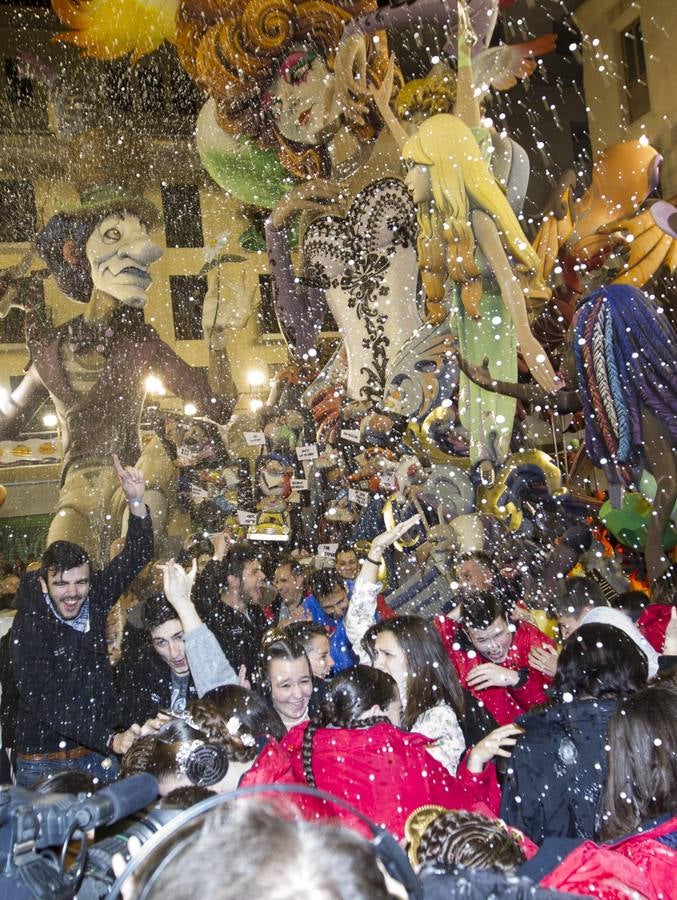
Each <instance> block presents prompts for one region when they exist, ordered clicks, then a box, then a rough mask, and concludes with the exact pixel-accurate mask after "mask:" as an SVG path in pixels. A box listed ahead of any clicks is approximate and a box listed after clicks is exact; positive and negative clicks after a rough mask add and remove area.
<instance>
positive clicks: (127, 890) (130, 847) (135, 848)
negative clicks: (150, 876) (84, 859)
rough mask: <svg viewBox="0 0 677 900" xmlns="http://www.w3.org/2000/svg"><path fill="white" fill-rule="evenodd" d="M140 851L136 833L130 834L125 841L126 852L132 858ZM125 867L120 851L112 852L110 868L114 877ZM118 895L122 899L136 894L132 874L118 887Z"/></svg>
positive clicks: (126, 899) (129, 898) (125, 899)
mask: <svg viewBox="0 0 677 900" xmlns="http://www.w3.org/2000/svg"><path fill="white" fill-rule="evenodd" d="M140 852H141V841H140V840H139V839H138V837H136V835H132V836H131V837H130V839H129V840H128V841H127V853H129V858H130V859H134V857H135V856H138V855H139V853H140ZM126 868H127V860H126V859H125V857H124V854H122V853H114V854H113V857H112V859H111V869H112V870H113V875H115V877H116V878H119V877H120V876H121V875H122V873H123V872H124V871H125V869H126ZM120 896H121V897H122V900H133V898H134V897H136V896H137V892H136V880H135V878H134V877H133V876H132V878H127V879H126V880H125V881H124V882H123V884H122V887H121V889H120Z"/></svg>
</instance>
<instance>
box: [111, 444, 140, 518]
mask: <svg viewBox="0 0 677 900" xmlns="http://www.w3.org/2000/svg"><path fill="white" fill-rule="evenodd" d="M113 466H114V467H115V474H116V475H117V476H118V481H119V482H120V487H121V488H122V490H123V493H124V495H125V497H126V498H127V502H128V503H129V504H131V505H134V506H136V505H143V495H144V492H145V490H146V479H145V478H144V476H143V472H142V471H141V470H140V469H135V468H134V467H133V466H126V467H125V466H123V465H122V463H121V462H120V460H119V458H118V456H117V454H116V453H114V454H113Z"/></svg>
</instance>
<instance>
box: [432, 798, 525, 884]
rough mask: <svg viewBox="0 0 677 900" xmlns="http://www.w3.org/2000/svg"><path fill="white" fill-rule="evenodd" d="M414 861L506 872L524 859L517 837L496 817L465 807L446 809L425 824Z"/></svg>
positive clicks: (514, 868) (508, 873) (517, 865)
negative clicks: (462, 808) (467, 809)
mask: <svg viewBox="0 0 677 900" xmlns="http://www.w3.org/2000/svg"><path fill="white" fill-rule="evenodd" d="M416 855H417V858H418V860H417V861H418V863H419V864H420V865H423V864H424V863H427V862H433V863H440V864H441V865H443V866H466V867H467V868H469V869H497V870H498V871H499V872H505V873H506V874H507V875H510V874H512V873H513V872H515V871H516V870H517V869H518V868H519V866H521V865H522V863H524V862H525V856H524V851H523V850H522V847H521V846H520V843H519V841H518V839H517V837H516V836H515V835H514V834H513V833H512V832H511V831H509V830H508V828H507V827H506V825H505V823H504V822H502V821H501V820H500V819H489V818H487V817H486V816H481V815H478V814H477V813H472V812H466V811H465V810H460V809H459V810H455V809H453V810H447V811H446V812H444V813H442V814H441V815H439V816H437V818H435V819H433V821H432V822H431V823H430V824H429V825H428V827H427V828H426V829H425V831H424V832H423V834H422V835H421V840H420V843H419V846H418V851H417V854H416Z"/></svg>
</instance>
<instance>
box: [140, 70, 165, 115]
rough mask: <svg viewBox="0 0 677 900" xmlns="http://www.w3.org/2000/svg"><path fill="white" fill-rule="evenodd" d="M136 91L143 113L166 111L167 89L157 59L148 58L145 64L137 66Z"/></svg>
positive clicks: (156, 113) (161, 112) (155, 113)
mask: <svg viewBox="0 0 677 900" xmlns="http://www.w3.org/2000/svg"><path fill="white" fill-rule="evenodd" d="M136 91H137V94H138V97H139V105H140V108H141V112H142V113H145V114H148V115H150V116H153V115H158V114H160V115H163V114H164V113H165V105H166V104H165V89H164V85H163V82H162V73H161V71H160V68H159V66H158V63H157V61H156V60H155V59H152V58H151V59H148V60H147V61H146V62H145V64H144V65H143V66H137V71H136Z"/></svg>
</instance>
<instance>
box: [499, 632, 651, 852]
mask: <svg viewBox="0 0 677 900" xmlns="http://www.w3.org/2000/svg"><path fill="white" fill-rule="evenodd" d="M646 679H647V660H646V657H645V656H644V654H643V653H642V652H641V651H640V650H639V649H638V648H637V645H636V644H635V643H634V641H632V640H631V639H630V638H629V637H628V636H627V635H626V634H625V633H624V632H622V631H620V630H619V629H617V628H613V627H612V626H611V625H583V626H581V628H579V629H578V630H577V631H575V632H574V633H573V634H572V635H571V636H570V637H569V638H567V640H566V641H565V642H564V646H563V647H562V652H561V654H560V656H559V659H558V662H557V671H556V673H555V680H554V682H553V685H552V695H553V701H554V702H553V703H552V704H551V705H550V706H549V707H547V708H546V709H543V710H539V711H538V712H530V713H527V714H526V715H525V716H522V717H521V718H520V719H519V720H518V723H519V724H520V725H521V726H522V727H523V728H524V734H523V735H522V736H521V737H520V738H519V739H518V741H517V745H516V747H515V750H514V751H513V755H512V758H511V761H510V766H509V768H508V771H507V774H506V778H505V782H504V785H503V796H502V799H501V817H502V818H503V819H504V820H505V821H506V822H507V823H508V824H510V825H514V826H515V827H517V828H519V829H520V830H521V831H523V832H524V833H525V834H526V835H528V837H530V838H531V839H532V840H533V841H535V842H536V843H538V844H540V843H542V841H543V840H544V839H545V838H546V837H551V836H559V837H572V838H573V837H577V838H591V837H593V835H594V834H595V829H596V817H597V814H598V803H599V799H600V796H601V792H602V789H603V787H604V780H605V777H606V768H607V757H608V752H607V750H606V746H607V727H608V724H609V719H610V717H611V716H612V714H613V712H614V710H615V709H616V707H617V705H618V703H619V701H621V700H623V699H625V698H626V697H629V696H630V695H631V694H633V693H635V692H636V691H638V690H639V689H640V688H642V687H643V686H644V685H645V684H646Z"/></svg>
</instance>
